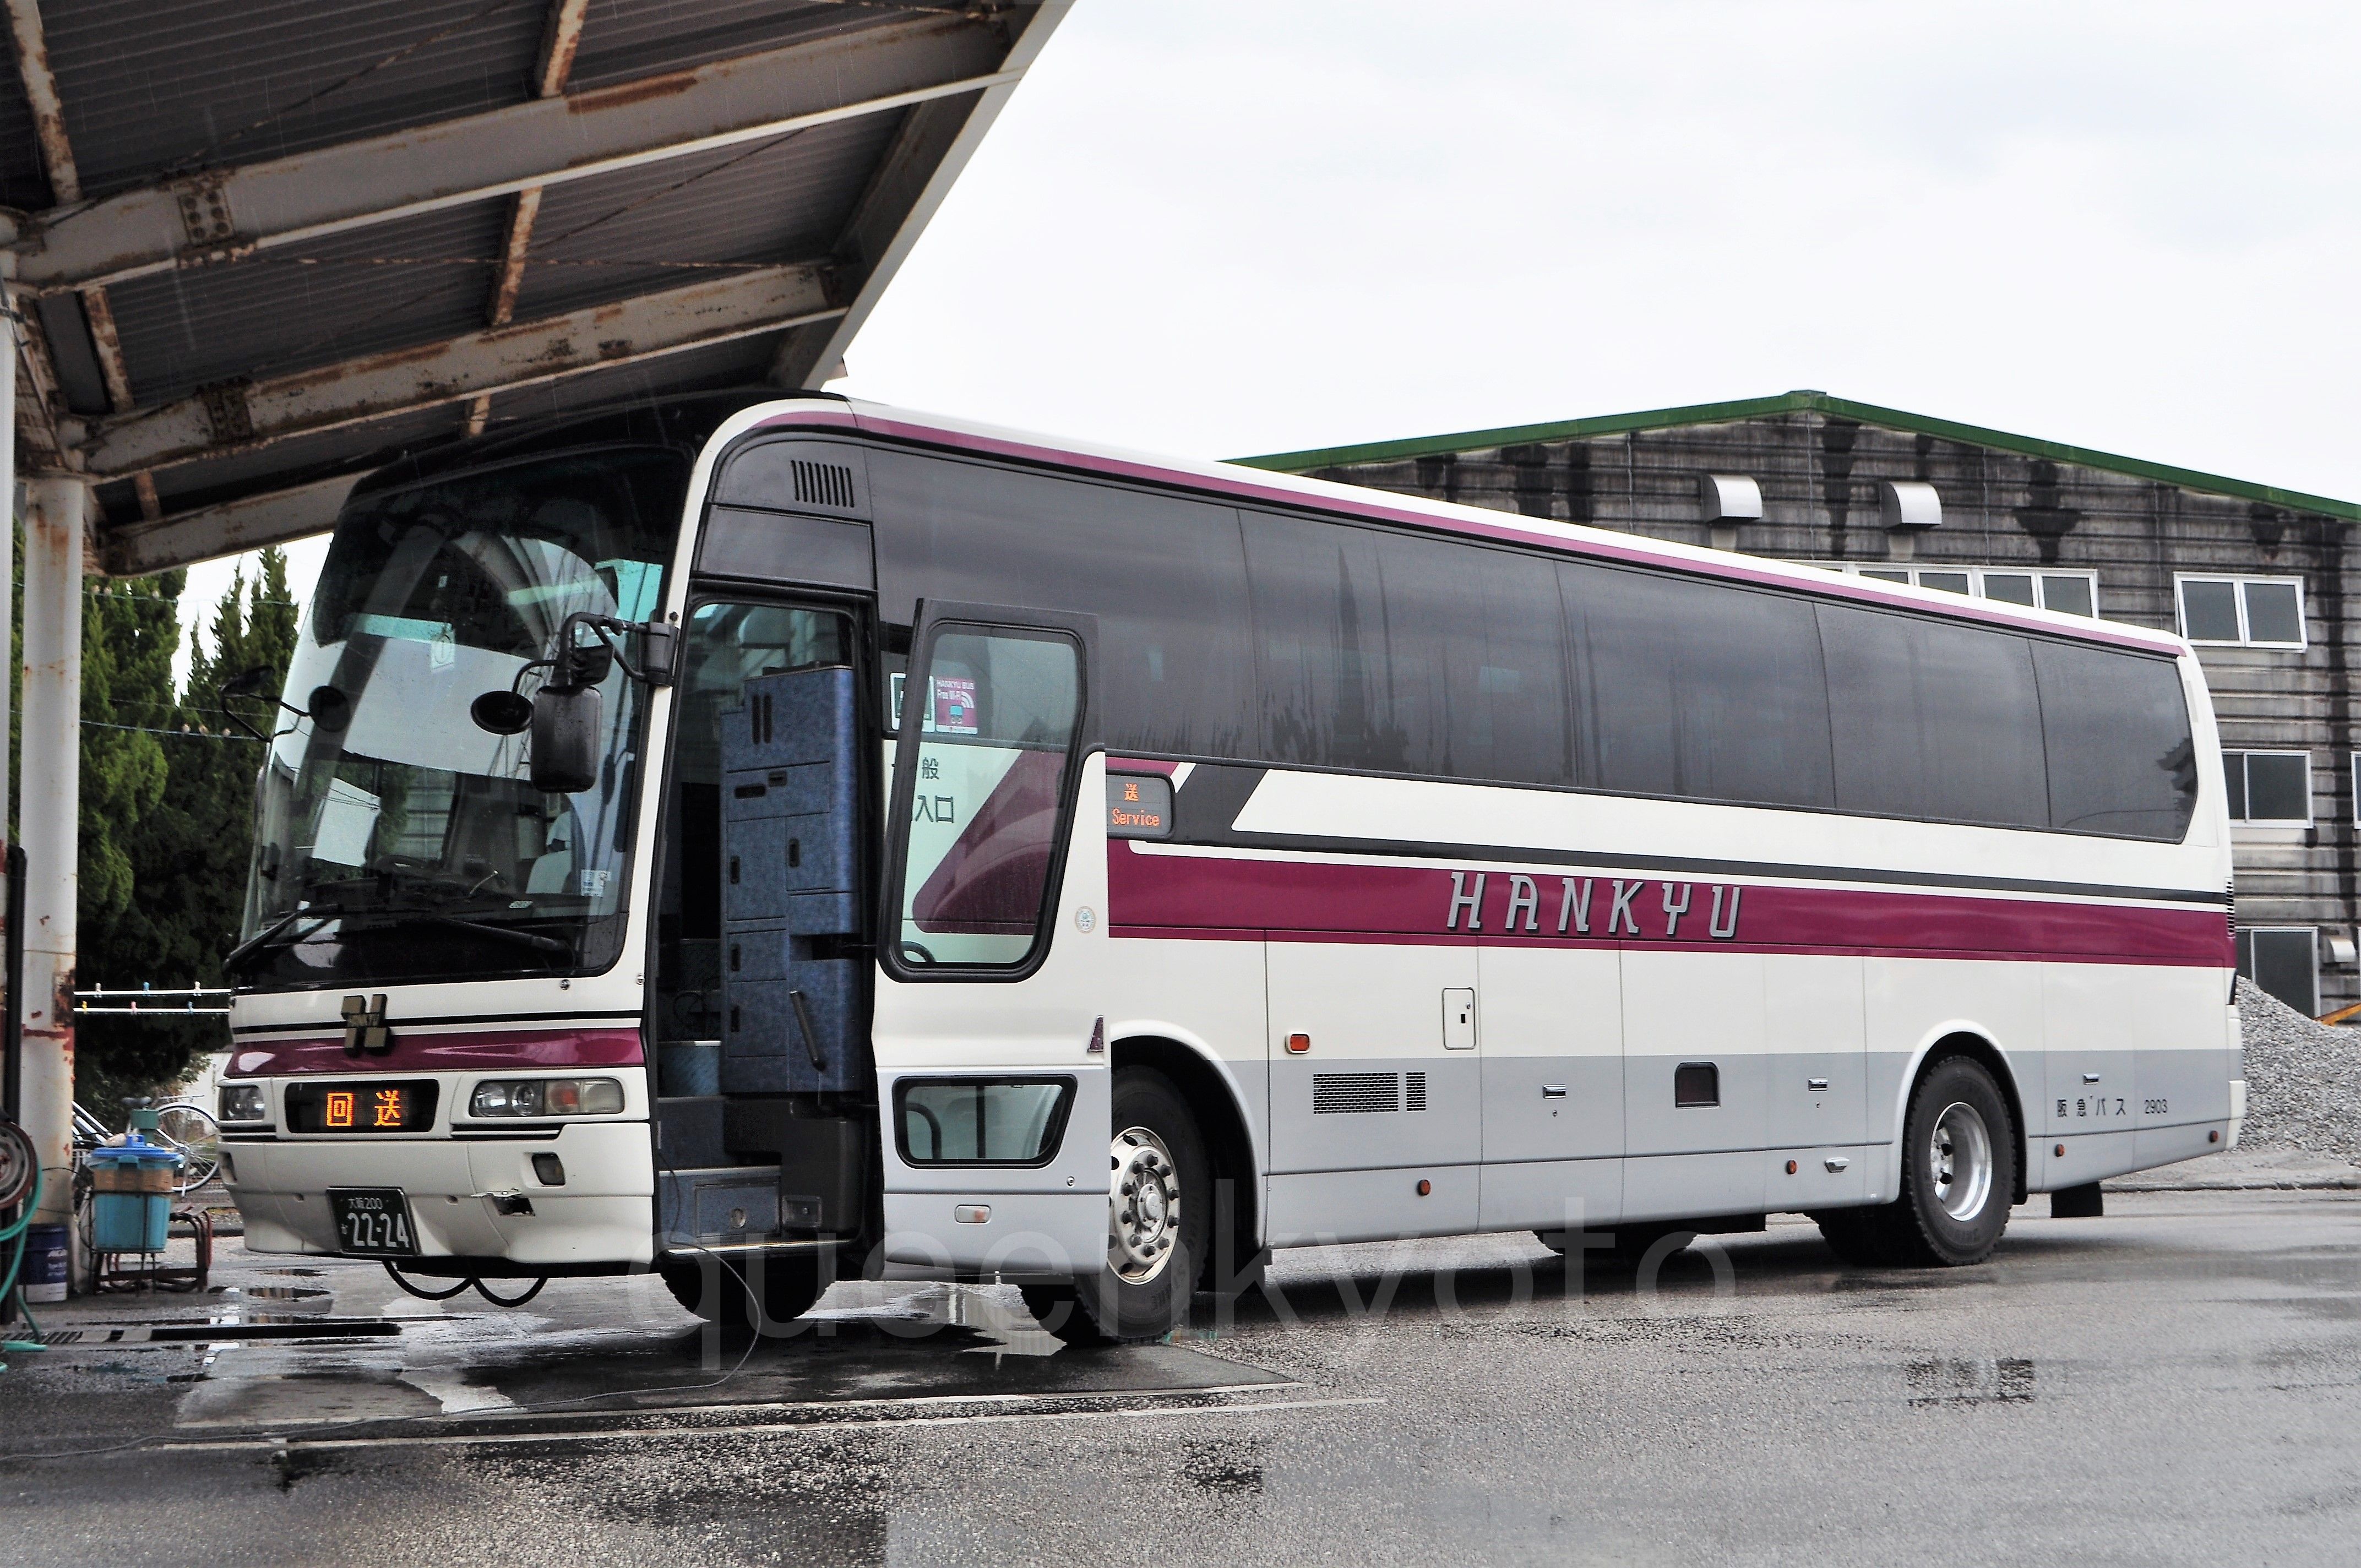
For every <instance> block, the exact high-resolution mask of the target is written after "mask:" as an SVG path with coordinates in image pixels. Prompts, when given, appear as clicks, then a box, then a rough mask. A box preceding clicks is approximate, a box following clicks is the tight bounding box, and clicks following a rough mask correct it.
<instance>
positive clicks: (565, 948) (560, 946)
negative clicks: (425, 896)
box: [416, 910, 574, 959]
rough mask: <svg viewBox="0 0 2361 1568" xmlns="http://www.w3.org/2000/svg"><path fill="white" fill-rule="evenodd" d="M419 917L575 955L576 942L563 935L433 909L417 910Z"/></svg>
mask: <svg viewBox="0 0 2361 1568" xmlns="http://www.w3.org/2000/svg"><path fill="white" fill-rule="evenodd" d="M416 914H417V915H418V916H419V917H421V918H423V919H425V920H428V921H431V922H433V923H434V925H437V926H447V927H451V928H452V929H453V930H455V931H472V932H474V933H475V934H476V935H477V936H478V937H500V938H505V939H506V940H508V941H511V942H520V943H522V944H523V945H524V946H526V947H528V948H533V949H534V950H535V951H536V952H544V953H563V954H564V955H565V956H566V957H567V958H569V959H570V958H572V957H573V956H574V944H573V943H571V942H569V941H567V940H566V938H563V937H550V936H544V935H543V934H542V933H541V932H539V931H520V930H518V929H517V928H516V927H513V926H494V925H491V924H489V923H488V922H486V921H482V920H462V919H460V918H459V917H458V916H456V915H438V914H435V913H434V912H433V911H431V910H419V911H416Z"/></svg>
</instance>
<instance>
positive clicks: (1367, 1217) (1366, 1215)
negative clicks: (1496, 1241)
mask: <svg viewBox="0 0 2361 1568" xmlns="http://www.w3.org/2000/svg"><path fill="white" fill-rule="evenodd" d="M1478 1169H1479V1168H1478V1167H1476V1166H1472V1165H1438V1166H1424V1167H1417V1168H1403V1169H1395V1170H1322V1171H1312V1172H1307V1173H1301V1174H1298V1175H1293V1176H1274V1177H1272V1178H1271V1179H1270V1223H1269V1224H1268V1225H1267V1226H1266V1227H1265V1229H1264V1235H1265V1240H1266V1241H1267V1242H1268V1245H1272V1246H1321V1245H1328V1244H1330V1243H1334V1242H1376V1241H1400V1240H1404V1239H1407V1238H1409V1237H1411V1236H1459V1235H1466V1234H1471V1233H1472V1232H1474V1231H1475V1230H1476V1229H1477V1183H1478V1181H1479V1177H1478V1175H1477V1171H1478ZM1421 1181H1424V1182H1426V1183H1427V1184H1428V1186H1429V1188H1430V1190H1429V1191H1428V1192H1427V1193H1426V1194H1425V1195H1424V1196H1421V1195H1420V1193H1419V1190H1418V1184H1419V1183H1420V1182H1421Z"/></svg>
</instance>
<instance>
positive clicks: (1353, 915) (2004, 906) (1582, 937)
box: [1107, 840, 2234, 969]
mask: <svg viewBox="0 0 2361 1568" xmlns="http://www.w3.org/2000/svg"><path fill="white" fill-rule="evenodd" d="M1455 875H1456V877H1457V881H1456V882H1455V881H1454V877H1455ZM1479 876H1480V877H1481V879H1482V883H1481V894H1480V901H1479V902H1477V903H1475V904H1474V905H1470V904H1468V903H1467V902H1465V901H1466V900H1469V899H1477V898H1478V894H1477V886H1478V883H1477V879H1478V877H1479ZM1520 877H1522V878H1524V879H1525V880H1526V881H1527V882H1528V883H1530V884H1531V888H1532V899H1533V902H1532V906H1531V908H1530V909H1527V908H1524V907H1520V908H1519V910H1518V912H1517V920H1516V925H1515V928H1514V929H1511V928H1510V924H1509V905H1510V898H1511V895H1512V894H1516V893H1518V892H1521V889H1519V888H1518V887H1517V885H1516V884H1517V879H1518V878H1520ZM1568 881H1571V882H1572V883H1573V886H1574V894H1575V900H1576V904H1575V907H1574V908H1573V909H1571V910H1567V909H1565V908H1564V905H1565V899H1566V889H1565V883H1567V882H1568ZM1619 881H1620V884H1621V886H1622V888H1623V889H1624V891H1625V892H1626V894H1627V895H1628V896H1627V899H1626V901H1625V903H1624V905H1623V907H1624V910H1625V911H1626V915H1625V917H1624V918H1622V919H1620V920H1618V921H1616V924H1615V927H1614V929H1612V930H1609V920H1610V918H1612V917H1613V916H1615V913H1616V909H1617V904H1616V898H1615V891H1616V888H1617V885H1618V883H1619ZM1586 882H1587V883H1589V884H1590V900H1589V906H1588V909H1587V912H1586V911H1584V910H1583V909H1582V907H1581V904H1580V897H1581V892H1582V885H1583V883H1586ZM1717 889H1719V893H1720V897H1721V899H1722V901H1723V902H1722V903H1721V905H1719V908H1718V907H1717V904H1716V890H1717ZM1683 890H1686V893H1684V892H1683ZM1455 894H1457V895H1459V896H1460V897H1461V899H1462V900H1463V902H1461V903H1460V904H1459V905H1458V906H1457V908H1456V909H1455V908H1454V905H1453V899H1454V896H1455ZM1667 900H1669V901H1670V902H1671V903H1672V904H1673V905H1675V907H1676V908H1677V906H1678V905H1681V904H1683V903H1684V902H1686V905H1687V908H1686V910H1683V911H1680V912H1679V913H1677V914H1674V913H1668V912H1667V910H1666V908H1665V904H1666V902H1667ZM1107 906H1108V907H1107V916H1108V924H1109V926H1110V927H1111V928H1112V929H1113V930H1114V931H1115V934H1117V935H1118V936H1121V935H1126V934H1131V933H1134V932H1137V934H1139V935H1141V936H1147V935H1148V934H1149V933H1148V930H1147V929H1145V928H1148V927H1155V928H1158V929H1156V931H1155V932H1154V934H1155V935H1157V936H1160V937H1180V936H1196V937H1200V938H1217V939H1218V938H1226V939H1230V940H1235V939H1238V938H1239V937H1240V936H1241V934H1243V933H1245V932H1247V931H1259V932H1261V933H1262V934H1263V935H1264V936H1265V937H1266V938H1268V939H1269V940H1271V941H1323V942H1353V943H1366V942H1399V943H1405V944H1411V945H1418V946H1460V945H1465V944H1466V943H1468V942H1470V941H1482V942H1487V943H1497V944H1502V945H1506V944H1509V943H1515V944H1517V945H1520V946H1543V947H1546V946H1591V947H1606V946H1613V945H1620V946H1623V947H1629V948H1669V949H1675V950H1691V951H1705V950H1708V949H1711V948H1732V949H1738V950H1743V951H1750V952H1781V953H1841V954H1854V955H1888V956H1893V957H1908V958H1943V959H2008V960H2015V961H2026V960H2038V959H2050V960H2056V961H2059V962H2096V963H2141V964H2175V965H2189V966H2195V967H2202V968H2218V969H2228V968H2230V967H2231V966H2232V964H2233V962H2234V958H2233V953H2232V948H2231V943H2230V936H2229V930H2228V927H2227V926H2226V924H2225V923H2224V919H2223V917H2222V914H2221V911H2220V910H2218V909H2158V908H2153V907H2146V906H2141V905H2122V904H2092V903H2069V902H2062V901H2059V902H2050V901H2043V900H2034V899H2006V898H1981V897H1968V896H1952V895H1940V894H1918V893H1888V892H1877V891H1871V890H1867V889H1862V888H1853V887H1799V886H1795V885H1792V884H1777V883H1747V882H1743V881H1740V880H1737V879H1732V880H1730V881H1728V882H1723V883H1715V882H1713V881H1712V880H1710V879H1708V878H1704V877H1696V878H1688V879H1677V878H1676V879H1672V880H1669V881H1668V880H1667V879H1665V878H1664V877H1661V876H1654V877H1642V878H1639V879H1636V882H1635V879H1633V878H1631V877H1624V878H1620V879H1618V878H1616V877H1615V876H1613V875H1611V874H1609V875H1603V876H1602V875H1597V874H1590V873H1585V874H1582V875H1576V876H1574V877H1571V878H1568V877H1566V876H1565V874H1564V873H1562V872H1549V871H1538V870H1533V869H1530V868H1507V867H1500V866H1488V865H1484V864H1481V863H1475V864H1467V865H1461V866H1380V865H1360V864H1354V863H1350V862H1343V863H1339V862H1334V861H1279V860H1255V859H1245V858H1233V857H1227V856H1219V857H1217V856H1197V855H1165V854H1145V853H1139V852H1137V851H1136V850H1134V849H1133V847H1132V845H1131V843H1130V841H1129V840H1122V841H1119V842H1117V843H1112V844H1110V845H1109V846H1108V855H1107ZM1586 913H1587V921H1586V920H1585V919H1583V918H1582V916H1583V915H1585V914H1586ZM1717 914H1719V919H1720V925H1719V930H1720V931H1722V932H1724V933H1726V934H1725V935H1720V936H1717V935H1716V934H1715V933H1716V930H1717V927H1716V925H1715V920H1716V916H1717ZM1561 915H1563V916H1565V932H1564V934H1563V935H1561V934H1560V933H1559V921H1560V918H1561ZM1583 924H1587V926H1588V927H1589V931H1588V933H1587V935H1586V934H1585V933H1583V932H1582V931H1581V930H1580V929H1579V927H1580V926H1581V925H1583ZM1634 926H1636V927H1638V930H1637V931H1636V933H1635V932H1634V931H1633V930H1632V929H1631V927H1634ZM1668 929H1669V931H1670V935H1667V931H1668Z"/></svg>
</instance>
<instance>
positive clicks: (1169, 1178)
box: [1022, 1067, 1213, 1345]
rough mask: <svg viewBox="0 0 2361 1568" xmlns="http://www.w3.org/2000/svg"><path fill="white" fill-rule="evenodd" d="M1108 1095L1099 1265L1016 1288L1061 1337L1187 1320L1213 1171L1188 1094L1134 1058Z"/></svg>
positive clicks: (1095, 1340) (1113, 1333) (1113, 1340)
mask: <svg viewBox="0 0 2361 1568" xmlns="http://www.w3.org/2000/svg"><path fill="white" fill-rule="evenodd" d="M1113 1099H1114V1111H1115V1117H1114V1120H1115V1138H1114V1141H1113V1142H1112V1143H1111V1144H1110V1145H1109V1146H1108V1155H1107V1166H1108V1179H1107V1254H1106V1266H1105V1267H1104V1268H1103V1269H1102V1270H1101V1271H1100V1272H1099V1273H1098V1275H1097V1276H1096V1277H1093V1278H1086V1279H1079V1280H1071V1281H1059V1282H1055V1283H1047V1284H1039V1285H1027V1286H1023V1287H1022V1290H1023V1293H1024V1296H1025V1306H1026V1309H1027V1310H1028V1311H1030V1312H1031V1313H1032V1314H1033V1315H1034V1317H1036V1318H1037V1319H1038V1320H1039V1321H1040V1323H1041V1326H1042V1327H1043V1328H1045V1329H1047V1330H1048V1331H1049V1332H1051V1333H1053V1334H1055V1335H1057V1336H1058V1337H1059V1338H1060V1339H1061V1340H1064V1341H1065V1342H1066V1343H1069V1344H1074V1345H1096V1344H1137V1343H1142V1342H1144V1341H1148V1340H1156V1339H1161V1338H1163V1337H1164V1336H1165V1335H1166V1334H1168V1333H1170V1332H1172V1331H1173V1330H1174V1329H1176V1328H1179V1327H1180V1325H1181V1324H1182V1323H1185V1322H1187V1321H1189V1299H1190V1296H1191V1293H1192V1292H1193V1291H1194V1289H1195V1288H1196V1277H1197V1269H1198V1266H1199V1264H1200V1263H1201V1261H1202V1259H1203V1258H1204V1257H1205V1255H1206V1251H1205V1248H1206V1238H1207V1236H1208V1235H1209V1234H1211V1227H1212V1220H1213V1170H1212V1168H1211V1167H1210V1166H1209V1165H1208V1164H1207V1163H1206V1156H1205V1140H1204V1138H1203V1137H1202V1135H1200V1134H1199V1133H1198V1131H1197V1119H1196V1117H1195V1116H1193V1115H1191V1113H1190V1111H1189V1102H1188V1101H1187V1100H1186V1099H1184V1098H1183V1097H1182V1096H1181V1093H1180V1091H1179V1090H1178V1089H1175V1088H1174V1087H1173V1086H1172V1080H1170V1079H1168V1078H1166V1077H1165V1076H1164V1075H1163V1074H1162V1073H1160V1072H1158V1071H1156V1070H1155V1069H1152V1068H1144V1067H1133V1068H1124V1069H1120V1070H1118V1071H1117V1072H1116V1074H1115V1090H1114V1095H1113Z"/></svg>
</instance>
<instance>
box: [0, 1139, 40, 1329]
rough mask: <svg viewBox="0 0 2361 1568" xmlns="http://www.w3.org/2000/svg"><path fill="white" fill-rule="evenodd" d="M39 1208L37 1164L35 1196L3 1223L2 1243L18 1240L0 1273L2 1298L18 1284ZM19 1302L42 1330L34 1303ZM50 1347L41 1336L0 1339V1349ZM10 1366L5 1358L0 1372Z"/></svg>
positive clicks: (28, 1320) (33, 1326) (29, 1319)
mask: <svg viewBox="0 0 2361 1568" xmlns="http://www.w3.org/2000/svg"><path fill="white" fill-rule="evenodd" d="M39 1212H41V1172H40V1171H39V1170H38V1168H36V1169H35V1170H34V1172H33V1193H32V1196H31V1197H29V1198H27V1199H26V1200H25V1207H24V1208H23V1209H22V1210H20V1211H19V1212H17V1215H16V1219H14V1220H12V1221H10V1222H9V1223H7V1224H5V1225H0V1245H6V1244H8V1243H11V1242H14V1243H15V1244H16V1245H14V1246H12V1247H10V1248H9V1250H8V1268H7V1272H5V1274H0V1301H5V1300H6V1299H8V1292H9V1291H10V1290H11V1289H13V1288H16V1271H17V1269H18V1268H20V1267H22V1266H23V1265H24V1262H25V1233H26V1232H27V1230H29V1229H30V1228H31V1227H32V1223H33V1216H34V1215H36V1214H38V1213H39ZM16 1306H17V1310H20V1311H22V1312H23V1313H24V1314H25V1327H26V1328H27V1329H28V1330H30V1331H31V1332H34V1333H39V1332H41V1325H40V1324H39V1323H38V1322H37V1321H34V1318H33V1307H32V1303H31V1302H29V1301H23V1300H19V1301H18V1302H17V1303H16ZM47 1349H49V1346H48V1345H45V1344H43V1343H41V1342H40V1341H38V1340H29V1339H11V1340H0V1352H5V1351H12V1350H13V1351H16V1352H17V1353H18V1354H31V1353H33V1352H35V1351H44V1350H47ZM7 1370H8V1364H7V1363H6V1362H5V1361H0V1372H5V1371H7Z"/></svg>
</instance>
